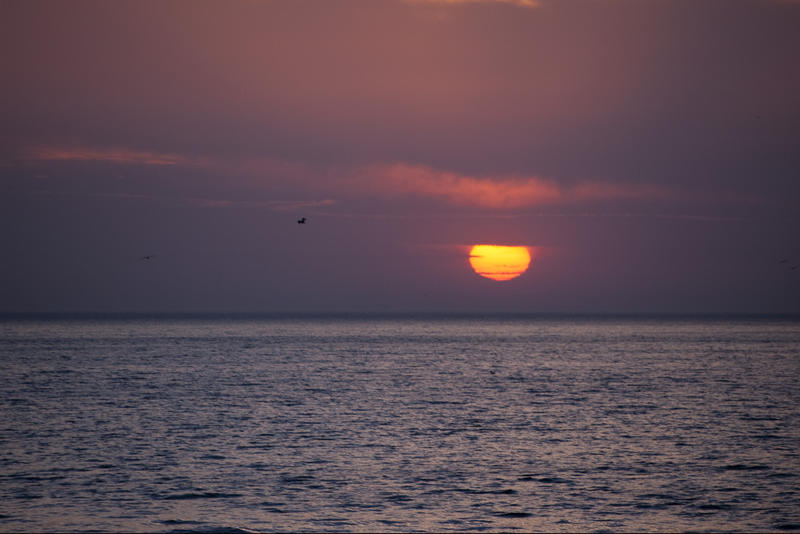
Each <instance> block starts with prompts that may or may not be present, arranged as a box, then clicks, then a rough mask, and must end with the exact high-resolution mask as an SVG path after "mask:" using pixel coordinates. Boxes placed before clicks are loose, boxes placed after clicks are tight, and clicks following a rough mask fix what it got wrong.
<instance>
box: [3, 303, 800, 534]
mask: <svg viewBox="0 0 800 534" xmlns="http://www.w3.org/2000/svg"><path fill="white" fill-rule="evenodd" d="M0 362H2V365H3V375H2V379H0V407H1V409H0V450H2V451H4V452H3V454H2V455H0V466H2V469H0V530H3V531H13V530H22V531H61V530H70V531H89V530H106V531H108V530H112V531H187V530H191V531H211V530H214V531H217V530H220V529H222V530H229V531H246V530H255V531H288V530H291V531H297V530H300V531H375V530H378V531H419V530H425V531H446V530H458V531H465V530H475V531H478V530H487V531H496V530H502V531H513V530H521V531H602V530H606V531H685V530H692V531H792V530H794V531H797V530H800V505H798V503H799V502H800V495H799V494H798V493H799V492H798V488H800V456H799V454H800V453H798V451H799V450H800V380H799V379H800V322H799V321H798V320H796V319H787V318H783V319H781V318H727V319H726V318H678V317H671V318H644V319H642V318H640V319H636V318H622V317H618V318H613V317H612V318H590V317H584V318H563V317H562V318H558V317H549V318H548V317H494V318H493V317H486V318H482V317H412V316H408V317H372V318H370V317H356V316H351V317H333V316H328V317H326V316H319V317H294V318H290V317H286V318H282V317H278V316H271V317H233V318H224V317H217V318H214V317H193V318H188V317H184V318H179V317H173V318H168V317H160V318H145V317H118V318H115V319H99V318H95V319H92V318H85V317H84V318H50V319H47V320H44V319H36V318H17V319H10V318H6V319H5V320H2V321H0Z"/></svg>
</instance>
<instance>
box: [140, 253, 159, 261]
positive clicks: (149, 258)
mask: <svg viewBox="0 0 800 534" xmlns="http://www.w3.org/2000/svg"><path fill="white" fill-rule="evenodd" d="M155 257H156V255H155V254H150V255H148V256H142V257H141V258H139V259H140V260H152V259H153V258H155Z"/></svg>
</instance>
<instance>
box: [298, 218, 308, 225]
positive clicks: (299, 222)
mask: <svg viewBox="0 0 800 534" xmlns="http://www.w3.org/2000/svg"><path fill="white" fill-rule="evenodd" d="M305 223H306V218H305V217H302V218H300V219H297V224H305Z"/></svg>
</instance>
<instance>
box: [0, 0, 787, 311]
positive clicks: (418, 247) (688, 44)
mask: <svg viewBox="0 0 800 534" xmlns="http://www.w3.org/2000/svg"><path fill="white" fill-rule="evenodd" d="M0 29H1V30H2V31H0V50H2V52H0V69H1V70H0V72H2V84H0V246H2V256H1V257H2V260H1V261H0V312H15V311H99V312H105V311H156V312H157V311H203V312H215V311H225V312H236V311H241V312H258V311H367V310H384V311H401V310H420V311H439V310H454V311H487V312H488V311H514V312H800V268H797V269H795V270H792V267H793V266H797V265H799V264H800V185H798V183H799V182H800V2H797V1H790V0H752V1H739V0H719V1H713V0H698V1H689V0H685V1H667V2H662V1H658V0H608V1H580V0H540V1H532V0H506V1H490V0H471V1H456V0H449V1H429V0H407V1H404V0H380V1H376V0H363V1H355V0H354V1H351V0H335V1H305V0H285V1H268V0H246V1H244V0H243V1H224V2H223V1H219V2H203V1H196V0H192V1H181V2H174V1H162V0H159V1H148V0H136V1H130V2H127V1H114V2H108V1H104V0H98V1H75V0H70V1H56V0H53V1H48V2H42V1H37V0H23V1H6V0H3V1H0ZM303 216H305V217H307V219H308V223H307V224H306V225H298V224H297V223H296V222H295V221H296V220H297V219H298V218H299V217H303ZM477 243H495V244H501V245H525V246H528V247H531V248H532V250H533V251H534V260H533V263H532V265H531V267H530V269H529V270H528V271H527V272H526V273H525V274H523V275H522V276H520V277H519V278H516V279H514V280H511V281H507V282H494V281H491V280H488V279H485V278H481V277H479V276H478V275H476V274H475V273H474V272H473V271H472V270H471V268H470V266H469V262H468V258H467V256H468V250H469V247H470V246H471V245H473V244H477ZM145 255H155V257H154V258H153V259H151V260H141V259H140V258H141V257H142V256H145ZM782 260H787V261H786V262H784V263H781V261H782Z"/></svg>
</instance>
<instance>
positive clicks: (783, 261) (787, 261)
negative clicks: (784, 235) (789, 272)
mask: <svg viewBox="0 0 800 534" xmlns="http://www.w3.org/2000/svg"><path fill="white" fill-rule="evenodd" d="M778 263H789V260H781V261H779V262H778Z"/></svg>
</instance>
